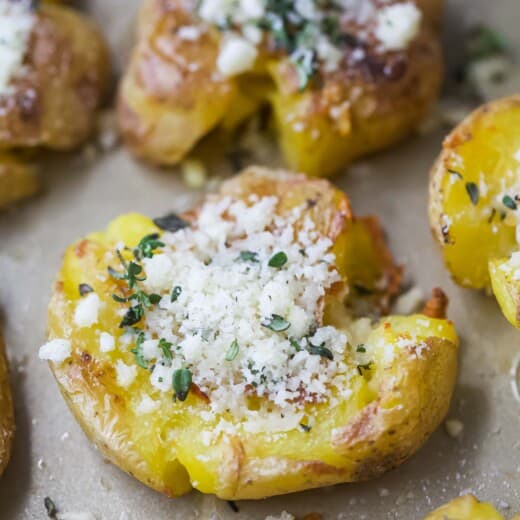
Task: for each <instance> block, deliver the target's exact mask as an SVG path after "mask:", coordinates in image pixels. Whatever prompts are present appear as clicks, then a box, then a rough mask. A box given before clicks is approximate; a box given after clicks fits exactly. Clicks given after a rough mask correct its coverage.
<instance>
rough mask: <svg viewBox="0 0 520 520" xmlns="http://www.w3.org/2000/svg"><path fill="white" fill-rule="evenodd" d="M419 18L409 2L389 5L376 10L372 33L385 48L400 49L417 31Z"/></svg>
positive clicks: (419, 22)
mask: <svg viewBox="0 0 520 520" xmlns="http://www.w3.org/2000/svg"><path fill="white" fill-rule="evenodd" d="M421 18H422V14H421V11H420V10H419V9H418V8H417V7H416V6H415V5H414V4H413V3H411V2H406V3H400V4H393V5H389V6H387V7H385V8H383V9H381V10H380V11H379V12H378V14H377V25H376V28H375V31H374V34H375V36H376V37H377V39H378V40H379V41H380V42H381V45H382V46H383V48H384V49H385V50H388V51H398V50H402V49H404V48H406V47H407V46H408V44H409V43H410V42H411V41H412V40H413V39H414V38H415V37H416V36H417V34H418V33H419V28H420V25H421Z"/></svg>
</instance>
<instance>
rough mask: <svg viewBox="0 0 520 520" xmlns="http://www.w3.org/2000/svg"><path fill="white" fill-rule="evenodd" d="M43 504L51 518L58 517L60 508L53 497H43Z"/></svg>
mask: <svg viewBox="0 0 520 520" xmlns="http://www.w3.org/2000/svg"><path fill="white" fill-rule="evenodd" d="M43 505H44V506H45V511H47V516H48V517H49V518H52V519H53V520H55V519H56V515H57V514H58V509H57V507H56V505H55V504H54V502H53V500H52V498H50V497H45V498H44V499H43Z"/></svg>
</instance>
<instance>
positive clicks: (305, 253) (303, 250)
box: [298, 248, 307, 256]
mask: <svg viewBox="0 0 520 520" xmlns="http://www.w3.org/2000/svg"><path fill="white" fill-rule="evenodd" d="M298 252H299V253H300V255H302V256H307V252H306V251H305V249H303V248H302V249H298Z"/></svg>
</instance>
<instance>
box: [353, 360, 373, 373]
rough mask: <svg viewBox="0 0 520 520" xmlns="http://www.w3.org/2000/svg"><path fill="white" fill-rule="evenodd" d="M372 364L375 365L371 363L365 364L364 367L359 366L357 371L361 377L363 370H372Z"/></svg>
mask: <svg viewBox="0 0 520 520" xmlns="http://www.w3.org/2000/svg"><path fill="white" fill-rule="evenodd" d="M372 364H373V362H372V361H369V362H368V363H365V364H364V365H358V366H357V371H358V373H359V375H360V376H362V375H363V370H370V368H371V367H372Z"/></svg>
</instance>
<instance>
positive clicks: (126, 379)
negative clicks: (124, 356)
mask: <svg viewBox="0 0 520 520" xmlns="http://www.w3.org/2000/svg"><path fill="white" fill-rule="evenodd" d="M136 377H137V366H136V365H127V364H126V363H124V362H123V361H121V360H120V359H118V360H117V363H116V380H117V384H118V385H119V386H122V387H123V388H128V387H129V386H130V385H131V384H132V383H133V382H134V380H135V378H136Z"/></svg>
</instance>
